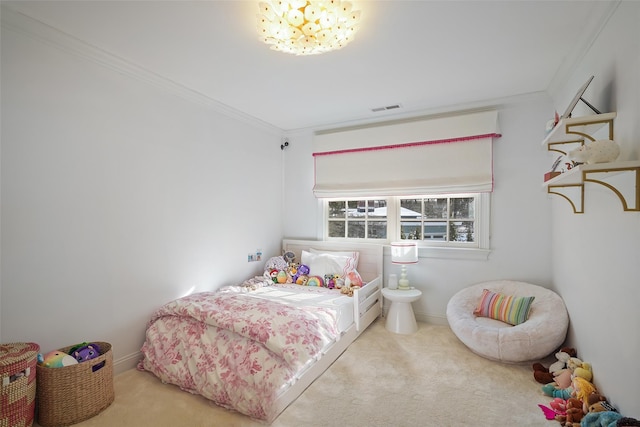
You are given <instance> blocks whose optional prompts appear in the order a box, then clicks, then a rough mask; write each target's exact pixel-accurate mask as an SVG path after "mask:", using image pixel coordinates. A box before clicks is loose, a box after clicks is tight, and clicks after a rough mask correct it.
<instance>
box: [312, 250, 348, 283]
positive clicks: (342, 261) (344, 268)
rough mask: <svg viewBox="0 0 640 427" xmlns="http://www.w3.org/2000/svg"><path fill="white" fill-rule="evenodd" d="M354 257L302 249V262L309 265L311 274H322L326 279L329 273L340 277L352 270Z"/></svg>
mask: <svg viewBox="0 0 640 427" xmlns="http://www.w3.org/2000/svg"><path fill="white" fill-rule="evenodd" d="M352 263H353V258H351V257H347V256H337V255H330V254H312V253H311V252H307V251H302V256H301V262H300V264H304V265H306V266H307V267H309V275H310V276H320V277H322V278H323V279H324V276H325V275H327V274H331V275H334V274H337V275H338V276H340V277H344V276H346V274H347V273H348V272H350V271H352V270H355V269H354V268H353V267H352Z"/></svg>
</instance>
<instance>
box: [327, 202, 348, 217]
mask: <svg viewBox="0 0 640 427" xmlns="http://www.w3.org/2000/svg"><path fill="white" fill-rule="evenodd" d="M344 209H345V203H344V202H329V218H344Z"/></svg>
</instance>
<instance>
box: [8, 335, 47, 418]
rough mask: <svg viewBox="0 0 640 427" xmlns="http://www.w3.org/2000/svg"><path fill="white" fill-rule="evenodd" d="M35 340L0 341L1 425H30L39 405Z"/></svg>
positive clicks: (37, 348)
mask: <svg viewBox="0 0 640 427" xmlns="http://www.w3.org/2000/svg"><path fill="white" fill-rule="evenodd" d="M39 350H40V347H39V346H38V344H35V343H10V344H0V380H1V383H0V387H1V388H0V427H30V426H31V425H33V418H34V413H35V409H36V401H35V399H36V360H37V356H38V351H39Z"/></svg>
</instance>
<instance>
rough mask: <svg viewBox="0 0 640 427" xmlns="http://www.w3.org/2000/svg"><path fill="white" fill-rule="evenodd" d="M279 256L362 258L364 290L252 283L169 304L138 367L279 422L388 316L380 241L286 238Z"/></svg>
mask: <svg viewBox="0 0 640 427" xmlns="http://www.w3.org/2000/svg"><path fill="white" fill-rule="evenodd" d="M282 251H283V254H284V253H287V252H288V253H293V254H294V255H295V260H296V261H298V262H299V261H300V260H302V259H303V256H307V257H309V256H310V255H309V251H312V252H313V253H314V254H320V255H314V256H316V257H317V258H314V259H316V260H317V259H319V258H322V259H327V258H328V259H332V260H333V259H343V258H342V257H341V256H339V255H343V254H345V253H347V252H355V253H357V255H356V259H357V267H356V270H357V272H358V273H359V275H360V277H361V278H362V281H363V282H364V284H363V286H362V287H360V288H358V287H353V288H352V295H347V294H345V293H343V292H341V290H339V289H328V288H326V287H318V286H306V285H305V286H301V285H298V284H295V283H283V284H276V283H273V280H271V279H270V278H268V277H255V278H252V279H248V280H246V281H244V282H242V283H241V284H238V285H237V286H225V287H223V288H221V289H218V290H216V291H215V292H201V293H196V294H192V295H189V296H186V297H184V298H180V299H177V300H174V301H171V302H169V303H167V304H165V305H164V306H163V307H161V308H159V309H158V310H157V311H156V312H155V313H154V314H153V315H152V317H151V319H150V321H149V323H148V325H147V331H146V338H145V342H144V344H143V347H142V354H143V358H142V360H141V361H140V363H139V364H138V368H139V369H141V370H146V371H149V372H151V373H153V374H154V375H155V376H157V377H158V378H159V379H160V380H162V381H163V382H165V383H170V384H174V385H177V386H178V387H180V388H181V389H182V390H185V391H188V392H190V393H194V394H199V395H202V396H204V397H205V398H207V399H209V400H211V401H213V402H214V403H216V404H217V405H219V406H222V407H225V408H228V409H231V410H235V411H238V412H240V413H243V414H245V415H247V416H249V417H252V418H255V419H259V420H263V421H266V422H268V423H271V422H272V421H273V420H275V418H277V416H278V415H279V414H280V413H282V411H284V410H285V409H286V407H287V406H289V405H290V404H291V403H292V402H293V401H294V400H295V399H296V398H297V397H298V396H300V394H301V393H302V392H303V391H304V390H305V389H306V388H307V387H308V386H309V385H310V384H311V383H313V381H314V380H315V379H316V378H318V377H319V376H320V375H321V374H322V373H323V372H324V371H325V370H326V369H327V368H328V367H329V366H330V365H331V364H332V363H333V362H334V361H335V360H336V359H337V358H338V357H339V356H340V355H341V354H342V353H343V352H344V351H345V350H346V349H347V348H348V347H349V345H350V344H351V343H352V342H353V341H354V340H355V339H356V338H357V337H358V336H359V335H360V334H361V333H362V332H363V331H364V330H365V329H366V328H367V327H368V326H369V325H370V324H371V323H372V322H373V321H375V320H376V318H378V317H379V316H380V315H381V314H382V294H381V289H382V246H381V245H373V244H359V243H356V244H354V243H344V242H325V241H313V240H293V239H285V240H283V241H282ZM334 254H337V255H334ZM307 259H309V258H307ZM350 261H352V259H350ZM314 268H315V267H312V271H311V272H310V274H312V275H313V273H314V271H313V269H314Z"/></svg>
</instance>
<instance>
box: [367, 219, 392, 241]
mask: <svg viewBox="0 0 640 427" xmlns="http://www.w3.org/2000/svg"><path fill="white" fill-rule="evenodd" d="M367 237H368V238H369V239H386V238H387V223H386V222H385V221H370V222H369V234H368V235H367Z"/></svg>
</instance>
